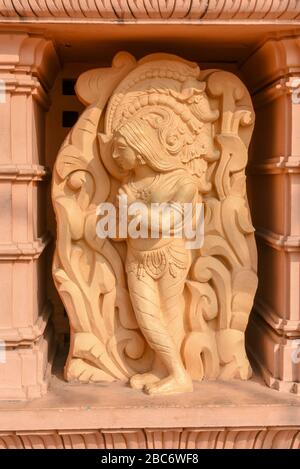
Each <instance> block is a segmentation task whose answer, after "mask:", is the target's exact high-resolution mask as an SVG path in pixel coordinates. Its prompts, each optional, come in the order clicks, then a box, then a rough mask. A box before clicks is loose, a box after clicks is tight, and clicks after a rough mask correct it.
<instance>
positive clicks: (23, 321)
mask: <svg viewBox="0 0 300 469" xmlns="http://www.w3.org/2000/svg"><path fill="white" fill-rule="evenodd" d="M58 68H59V62H58V59H57V55H56V53H55V49H54V47H53V44H52V42H51V41H47V40H45V39H43V38H41V37H36V36H29V35H27V34H0V122H1V127H0V179H1V181H0V213H1V230H0V299H1V310H0V340H1V356H0V399H27V398H33V397H38V396H41V395H42V394H43V393H45V391H46V388H47V379H48V376H49V371H50V364H51V356H52V355H53V352H54V346H53V332H52V328H51V325H50V323H49V316H50V314H51V305H50V303H49V302H47V298H46V289H45V285H46V278H45V272H46V266H45V260H46V257H45V248H46V246H47V244H48V243H49V240H50V237H49V235H48V233H47V228H46V216H45V214H46V207H45V201H46V197H45V190H46V187H45V179H46V178H47V169H46V167H45V163H44V133H45V129H44V128H45V113H46V111H47V109H48V107H49V98H48V94H47V92H48V90H49V88H50V87H51V85H52V83H53V81H54V78H55V76H56V73H57V71H58Z"/></svg>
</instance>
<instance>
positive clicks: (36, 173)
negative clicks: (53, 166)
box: [0, 164, 50, 181]
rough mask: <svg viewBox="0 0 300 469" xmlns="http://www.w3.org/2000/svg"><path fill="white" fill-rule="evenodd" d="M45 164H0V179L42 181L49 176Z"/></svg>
mask: <svg viewBox="0 0 300 469" xmlns="http://www.w3.org/2000/svg"><path fill="white" fill-rule="evenodd" d="M49 174H50V171H49V169H48V168H46V166H42V165H37V164H32V165H30V164H1V165H0V180H7V181H15V180H17V181H42V180H44V179H45V178H46V177H47V176H49Z"/></svg>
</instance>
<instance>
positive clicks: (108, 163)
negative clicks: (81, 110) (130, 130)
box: [98, 132, 128, 181]
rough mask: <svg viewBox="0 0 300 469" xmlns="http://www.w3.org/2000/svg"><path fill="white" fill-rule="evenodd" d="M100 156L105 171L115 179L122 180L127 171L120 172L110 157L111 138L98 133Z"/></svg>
mask: <svg viewBox="0 0 300 469" xmlns="http://www.w3.org/2000/svg"><path fill="white" fill-rule="evenodd" d="M98 142H99V148H100V156H101V159H102V162H103V164H104V166H105V168H106V169H107V171H108V172H109V173H110V174H111V175H112V176H113V177H114V178H116V179H118V180H120V181H121V180H122V179H124V177H126V176H127V174H128V172H127V171H122V170H121V168H119V166H118V165H117V164H116V162H115V161H114V159H113V157H112V151H113V137H112V135H107V134H103V133H100V132H99V133H98Z"/></svg>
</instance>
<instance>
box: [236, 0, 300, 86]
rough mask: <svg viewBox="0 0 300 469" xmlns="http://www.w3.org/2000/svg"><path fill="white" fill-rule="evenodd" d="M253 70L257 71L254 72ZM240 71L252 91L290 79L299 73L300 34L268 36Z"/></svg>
mask: <svg viewBox="0 0 300 469" xmlns="http://www.w3.org/2000/svg"><path fill="white" fill-rule="evenodd" d="M298 9H299V4H298ZM299 15H300V14H299ZM253 70H255V71H256V73H253ZM240 71H241V73H242V75H243V76H245V77H247V86H248V88H249V89H250V90H251V92H252V93H256V92H257V91H259V90H261V89H263V88H265V87H267V86H269V85H271V88H272V85H273V84H274V83H276V82H277V83H278V81H279V80H280V79H282V78H283V79H286V78H287V79H289V77H291V76H293V75H299V73H300V37H299V35H287V36H282V35H277V36H274V37H273V36H272V37H268V38H267V39H266V40H265V41H264V42H263V43H261V44H259V45H258V46H256V47H255V49H253V51H252V52H251V54H250V55H249V56H248V57H247V58H246V59H245V61H244V62H243V63H242V64H241V66H240ZM277 83H276V84H277ZM275 88H276V86H275ZM275 91H277V93H278V91H280V92H281V93H282V92H284V93H287V91H288V90H280V89H279V90H278V89H277V90H276V89H275Z"/></svg>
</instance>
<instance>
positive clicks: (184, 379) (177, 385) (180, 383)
mask: <svg viewBox="0 0 300 469" xmlns="http://www.w3.org/2000/svg"><path fill="white" fill-rule="evenodd" d="M145 391H146V393H147V394H151V395H152V394H153V395H154V394H176V393H180V392H191V391H193V383H192V380H191V378H190V377H189V376H188V375H187V374H186V375H184V376H181V377H180V378H178V377H175V376H174V375H170V376H168V377H167V378H164V379H161V380H160V381H158V382H157V383H154V384H147V385H146V386H145Z"/></svg>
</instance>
